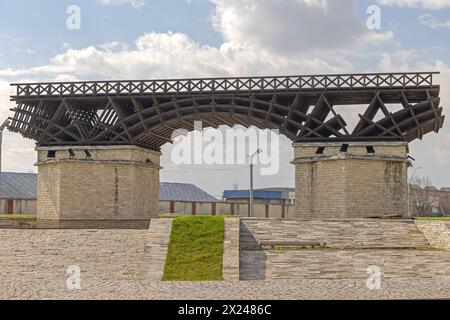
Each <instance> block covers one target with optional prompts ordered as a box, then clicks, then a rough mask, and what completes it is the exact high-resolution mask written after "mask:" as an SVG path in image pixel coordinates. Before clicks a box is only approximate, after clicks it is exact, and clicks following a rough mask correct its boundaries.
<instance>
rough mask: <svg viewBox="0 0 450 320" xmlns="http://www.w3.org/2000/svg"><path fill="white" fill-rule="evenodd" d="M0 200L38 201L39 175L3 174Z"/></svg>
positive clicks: (0, 178) (0, 179)
mask: <svg viewBox="0 0 450 320" xmlns="http://www.w3.org/2000/svg"><path fill="white" fill-rule="evenodd" d="M0 184H1V189H0V198H2V199H36V197H37V174H35V173H15V172H2V173H1V175H0Z"/></svg>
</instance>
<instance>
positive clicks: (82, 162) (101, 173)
mask: <svg viewBox="0 0 450 320" xmlns="http://www.w3.org/2000/svg"><path fill="white" fill-rule="evenodd" d="M36 150H37V152H38V162H37V166H38V201H37V206H38V209H37V211H38V212H37V217H38V223H39V222H41V223H47V224H49V225H52V224H57V225H61V223H64V222H66V223H67V222H72V225H73V224H76V223H77V222H78V224H79V226H80V227H83V226H84V225H85V222H87V221H91V222H92V221H97V222H98V221H104V222H105V223H107V224H108V223H109V224H110V226H114V225H113V224H114V222H120V221H129V222H131V224H133V223H135V222H136V221H143V222H144V221H147V222H148V221H149V220H150V218H151V217H156V216H158V214H159V212H158V208H159V205H158V203H159V170H160V153H158V152H155V151H151V150H147V149H144V148H140V147H136V146H107V147H99V146H96V147H87V146H86V147H40V148H37V149H36ZM111 223H112V225H111ZM96 227H100V226H96Z"/></svg>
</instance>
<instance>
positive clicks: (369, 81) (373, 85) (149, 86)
mask: <svg viewBox="0 0 450 320" xmlns="http://www.w3.org/2000/svg"><path fill="white" fill-rule="evenodd" d="M438 73H439V72H414V73H413V72H408V73H366V74H346V75H339V74H336V75H307V76H281V77H243V78H204V79H178V80H176V79H175V80H146V81H87V82H55V83H21V84H12V86H16V88H17V94H16V96H12V97H11V98H12V100H16V99H18V98H33V97H55V96H56V97H58V96H60V97H61V96H118V95H154V94H157V95H165V94H200V93H240V92H265V91H290V90H305V91H306V90H349V89H350V90H351V89H381V88H424V87H432V86H433V75H435V74H438Z"/></svg>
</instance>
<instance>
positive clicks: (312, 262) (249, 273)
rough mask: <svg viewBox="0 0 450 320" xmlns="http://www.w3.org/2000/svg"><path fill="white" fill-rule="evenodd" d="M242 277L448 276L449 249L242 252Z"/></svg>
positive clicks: (242, 278) (449, 265)
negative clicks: (373, 271) (373, 270)
mask: <svg viewBox="0 0 450 320" xmlns="http://www.w3.org/2000/svg"><path fill="white" fill-rule="evenodd" d="M240 258H241V266H240V270H241V273H240V274H241V280H271V279H338V278H348V279H351V278H353V279H354V278H360V279H367V278H368V277H369V274H368V272H367V271H368V267H369V266H377V267H379V268H380V271H381V274H382V277H384V278H409V277H414V278H433V277H438V276H446V277H450V252H447V251H432V250H429V251H424V250H409V251H408V250H405V251H399V250H377V251H368V250H300V251H286V252H275V251H241V254H240Z"/></svg>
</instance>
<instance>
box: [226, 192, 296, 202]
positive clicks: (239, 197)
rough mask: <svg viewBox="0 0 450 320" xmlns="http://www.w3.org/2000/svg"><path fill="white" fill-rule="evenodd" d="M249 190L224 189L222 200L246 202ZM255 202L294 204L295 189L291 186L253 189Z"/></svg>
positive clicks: (248, 197)
mask: <svg viewBox="0 0 450 320" xmlns="http://www.w3.org/2000/svg"><path fill="white" fill-rule="evenodd" d="M249 199H250V190H225V191H224V193H223V200H224V201H227V202H235V203H248V202H249ZM253 199H254V202H255V203H265V204H283V205H294V201H295V200H294V199H295V189H293V188H264V189H255V190H254V191H253Z"/></svg>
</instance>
